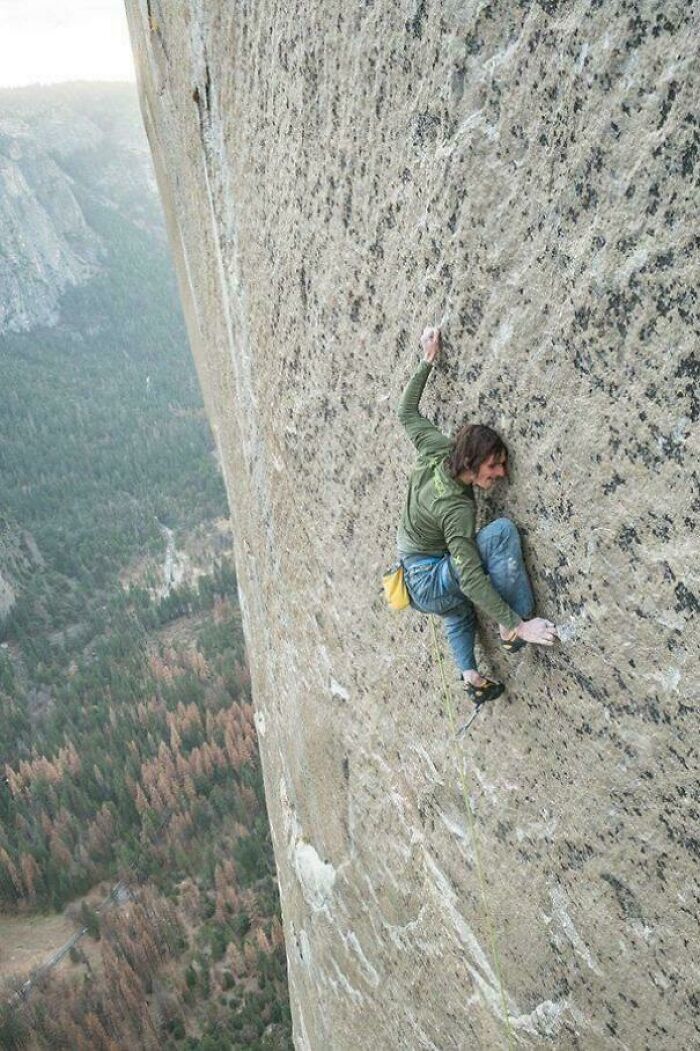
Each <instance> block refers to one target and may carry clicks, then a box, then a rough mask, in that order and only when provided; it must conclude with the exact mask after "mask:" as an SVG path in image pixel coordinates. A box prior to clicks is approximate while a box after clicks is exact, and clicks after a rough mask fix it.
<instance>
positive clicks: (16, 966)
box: [0, 913, 76, 978]
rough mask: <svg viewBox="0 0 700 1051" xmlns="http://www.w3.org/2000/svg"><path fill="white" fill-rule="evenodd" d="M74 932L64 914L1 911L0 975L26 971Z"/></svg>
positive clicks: (38, 964) (19, 973) (38, 963)
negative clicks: (9, 913)
mask: <svg viewBox="0 0 700 1051" xmlns="http://www.w3.org/2000/svg"><path fill="white" fill-rule="evenodd" d="M75 933H76V931H75V924H74V923H73V922H72V921H71V920H69V919H68V917H67V916H66V915H65V914H61V915H57V914H56V913H49V914H48V915H33V916H7V915H1V914H0V978H9V977H11V976H13V975H23V974H29V972H30V971H31V970H33V969H34V968H35V967H39V966H40V965H41V964H42V963H43V962H44V961H45V959H46V957H47V956H48V955H49V953H51V952H54V951H55V950H56V949H58V948H59V947H60V946H61V945H63V944H64V943H65V942H67V941H69V940H70V938H71V937H72V936H73V935H74V934H75Z"/></svg>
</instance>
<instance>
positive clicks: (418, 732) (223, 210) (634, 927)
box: [126, 0, 700, 1051]
mask: <svg viewBox="0 0 700 1051" xmlns="http://www.w3.org/2000/svg"><path fill="white" fill-rule="evenodd" d="M126 6H127V10H128V15H129V20H130V25H131V33H132V38H133V43H134V50H135V54H136V60H137V66H138V71H139V79H140V90H141V97H142V106H143V112H144V118H145V123H146V128H147V131H148V135H149V138H150V141H151V145H152V149H153V154H154V158H155V163H156V168H157V172H158V179H159V183H160V187H161V192H162V195H163V198H164V202H165V206H166V210H167V213H168V218H169V224H170V233H171V238H172V244H173V249H174V253H175V257H176V261H177V265H178V270H179V275H180V281H181V287H182V296H183V301H184V304H185V310H186V314H187V318H188V324H189V329H190V335H191V341H192V345H193V349H194V353H195V357H196V360H197V365H198V369H199V374H200V377H201V381H202V386H203V389H204V394H205V398H206V401H207V405H208V410H209V414H210V417H211V420H212V424H213V426H214V428H215V432H216V434H217V437H218V442H219V445H220V449H221V455H222V460H223V463H224V465H225V471H226V478H227V485H228V491H229V497H230V502H231V510H232V515H233V522H234V527H235V535H236V557H237V566H238V573H239V580H240V588H241V600H242V604H243V609H244V616H245V630H246V637H247V642H248V646H249V652H250V659H251V664H252V672H253V681H254V694H255V701H256V707H257V723H258V729H259V734H260V745H261V751H262V756H263V763H264V770H265V782H266V789H267V795H268V804H269V811H270V817H271V821H272V828H273V837H274V844H275V852H276V857H277V864H278V868H279V878H280V885H281V894H282V906H283V913H284V921H285V931H286V936H287V949H288V957H289V975H290V991H291V998H292V1005H293V1013H294V1019H295V1040H296V1046H297V1048H298V1049H309V1048H313V1049H314V1051H316V1049H319V1051H320V1049H322V1048H323V1049H325V1048H334V1049H342V1051H355V1049H356V1048H358V1047H362V1046H365V1047H368V1048H372V1049H397V1048H401V1049H411V1051H413V1049H419V1048H420V1049H423V1048H426V1049H427V1048H431V1049H436V1048H437V1049H440V1051H447V1049H456V1048H469V1047H474V1046H481V1047H486V1048H496V1047H500V1046H508V1044H509V1043H510V1044H511V1045H513V1044H517V1045H518V1046H524V1047H550V1046H551V1047H557V1048H563V1049H568V1048H578V1047H580V1048H585V1049H586V1051H589V1049H591V1048H603V1047H605V1048H634V1049H638V1048H647V1047H648V1048H659V1047H663V1048H671V1047H673V1048H675V1047H690V1046H691V1045H692V1044H694V1043H695V1042H696V1041H697V1039H698V1002H699V1001H698V994H697V978H698V974H697V960H695V963H694V962H693V945H697V937H698V931H697V904H698V901H697V871H698V870H697V860H698V857H697V855H698V842H699V837H698V814H697V794H696V793H697V783H696V773H697V768H696V765H695V760H696V754H697V753H696V743H695V735H696V732H697V721H696V717H695V716H694V715H693V712H692V702H693V700H694V699H696V697H697V692H696V688H697V671H698V668H697V651H698V635H697V614H698V609H699V605H698V601H699V600H698V597H697V596H698V562H697V554H696V550H697V537H696V536H694V533H693V530H694V529H695V527H696V522H697V512H698V507H699V506H700V501H699V498H698V484H697V483H698V473H697V452H698V430H697V419H698V393H697V381H698V357H697V353H696V341H697V337H698V301H697V297H698V293H697V288H698V253H697V248H698V237H697V231H698V225H697V221H698V211H697V203H698V175H699V173H700V157H699V155H698V142H699V127H698V113H697V100H698V87H699V84H698V81H699V79H700V77H699V75H698V60H697V34H698V32H699V31H700V11H699V8H698V5H697V4H695V3H690V4H689V3H681V2H668V3H656V2H651V0H649V2H638V3H634V2H630V0H611V2H609V3H605V4H603V3H600V2H594V3H589V2H586V3H584V2H571V3H566V2H561V3H558V2H556V0H551V2H544V0H541V2H539V3H525V2H520V3H506V2H494V3H476V2H470V0H449V2H444V3H440V4H438V3H433V2H429V0H428V2H426V0H411V2H402V3H396V2H393V0H392V2H390V0H376V2H374V3H372V2H369V0H368V2H366V3H360V2H357V3H349V4H348V3H341V2H338V0H328V2H324V3H321V2H304V3H301V2H294V0H290V2H289V3H287V4H279V3H274V2H271V0H256V2H252V0H249V2H246V0H241V2H239V3H235V4H233V3H224V2H215V0H189V2H183V3H181V4H170V3H165V2H161V0H127V5H126ZM440 320H443V321H444V323H445V334H446V351H445V355H444V361H443V362H442V363H441V365H440V367H439V369H438V370H437V371H436V373H435V375H433V377H432V378H431V380H430V386H429V388H428V390H427V391H426V395H425V411H426V413H427V414H430V415H432V416H433V417H434V418H435V419H437V421H438V422H439V423H440V424H441V425H443V426H444V428H446V429H449V428H454V427H455V426H456V425H458V424H459V423H460V422H461V421H462V420H463V419H464V418H469V419H474V420H481V421H483V422H486V423H489V424H491V425H493V426H496V427H497V428H498V429H499V430H500V431H501V433H502V434H503V435H504V436H505V438H506V439H507V441H508V442H509V444H510V446H511V448H512V450H513V470H512V480H511V483H510V485H509V487H508V488H507V490H506V491H504V492H502V493H501V494H500V495H499V496H498V497H496V498H495V499H491V500H490V501H488V502H486V503H484V504H483V505H482V510H483V513H484V516H485V517H488V516H489V515H493V514H496V513H501V512H502V511H504V510H505V511H506V512H507V513H508V514H509V515H511V516H512V517H513V518H514V519H515V521H516V522H517V523H518V525H519V526H520V528H521V529H522V531H523V534H524V536H525V548H526V554H527V558H528V561H529V564H530V566H531V569H532V577H533V582H534V585H535V588H536V592H537V595H538V598H539V607H540V612H542V613H543V614H546V615H547V616H549V617H551V618H552V619H554V620H556V621H557V623H559V624H560V625H562V635H563V636H564V638H565V640H566V641H565V642H564V643H562V644H561V645H560V646H559V647H557V648H556V649H555V650H554V651H553V652H528V653H527V654H526V655H525V656H524V657H522V659H515V660H514V661H513V663H512V664H511V663H508V664H507V663H506V658H504V657H503V656H502V655H501V654H500V653H499V652H497V650H496V649H495V647H494V645H493V642H492V641H490V640H491V639H492V634H489V632H492V626H488V630H487V633H486V634H485V636H484V638H485V658H484V659H485V661H490V662H491V665H490V666H491V668H492V669H493V670H494V671H495V672H497V673H498V674H499V675H501V676H503V677H505V679H506V680H507V683H508V693H507V695H506V696H505V697H504V698H502V699H501V700H500V701H498V702H497V703H496V704H495V705H494V707H493V708H492V710H490V711H489V712H488V713H486V714H484V715H482V716H481V717H480V722H479V723H477V724H476V728H475V732H474V734H473V736H471V737H469V738H468V739H467V740H466V741H462V742H461V743H456V742H455V741H454V740H453V739H452V738H451V736H450V732H449V722H448V719H447V715H446V711H445V704H444V702H443V699H442V697H441V693H440V680H439V671H438V667H437V665H436V661H435V657H434V653H433V651H432V648H431V645H432V644H431V634H430V629H429V625H428V623H427V619H426V618H420V617H419V616H417V615H416V614H407V615H399V616H397V615H390V614H389V613H387V612H386V611H385V609H384V608H383V606H382V603H381V601H380V598H379V591H378V586H379V576H380V572H381V570H382V569H383V568H384V566H385V565H386V564H387V563H388V562H389V561H390V560H391V558H392V552H393V538H394V530H395V524H396V520H397V516H398V513H399V509H400V505H401V500H402V495H403V489H404V483H405V478H406V474H407V470H408V466H409V464H410V462H411V459H412V452H411V449H410V447H409V445H408V442H407V441H406V439H405V438H404V436H403V435H402V434H401V432H400V428H399V425H398V423H397V420H396V418H395V416H394V406H395V403H396V401H397V398H398V396H399V393H400V390H401V388H402V386H403V384H404V382H405V380H406V379H407V377H408V376H409V374H410V371H411V369H412V368H413V365H414V363H415V361H416V360H417V337H418V334H419V332H420V329H421V327H422V325H423V323H424V322H426V321H440ZM454 689H455V704H457V705H462V706H463V704H464V702H463V701H462V700H461V699H460V698H459V695H458V692H457V688H456V686H455V687H454ZM463 759H464V761H465V762H466V771H467V779H468V780H467V793H468V796H469V801H470V810H471V818H472V819H473V828H474V829H475V836H476V844H477V847H478V850H479V854H480V857H481V861H482V864H483V869H484V876H485V879H484V886H483V888H480V885H479V880H478V875H477V871H476V859H475V837H474V834H473V831H472V822H471V820H470V818H469V815H468V814H467V812H466V810H465V807H464V802H463V798H462V795H461V792H460V786H459V776H458V774H459V766H460V762H461V761H462V760H463ZM489 916H490V918H491V922H492V925H493V934H494V939H492V938H491V936H490V933H489ZM494 941H495V944H496V946H497V951H496V952H494ZM504 1005H505V1006H506V1007H507V1015H508V1018H507V1020H506V1018H505V1017H504Z"/></svg>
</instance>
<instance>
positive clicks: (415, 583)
mask: <svg viewBox="0 0 700 1051" xmlns="http://www.w3.org/2000/svg"><path fill="white" fill-rule="evenodd" d="M421 345H422V348H423V355H424V356H423V360H422V362H421V364H420V365H419V366H418V370H417V371H416V372H415V374H414V375H413V377H412V378H411V380H410V381H409V383H408V386H407V387H406V389H405V390H404V392H403V395H402V397H401V401H400V402H399V408H398V415H399V419H400V420H401V422H402V424H403V425H404V427H405V428H406V431H407V433H408V436H409V438H410V439H411V441H412V442H413V444H414V445H415V447H416V449H417V450H418V462H417V464H416V466H415V467H414V469H413V471H412V473H411V478H410V481H409V486H408V495H407V497H406V503H405V505H404V509H403V514H402V516H401V523H400V525H399V530H398V536H397V543H398V551H399V558H400V559H401V562H402V564H403V567H404V575H405V582H406V586H407V588H408V592H409V594H410V596H411V604H412V606H413V607H414V608H415V609H417V610H419V611H420V612H422V613H435V614H438V615H439V616H441V617H442V618H443V622H444V625H445V633H446V635H447V638H448V640H449V643H450V647H451V649H452V653H453V655H454V659H455V661H456V663H457V666H458V668H459V670H460V673H461V676H462V679H463V680H464V684H465V689H466V692H467V694H468V696H469V697H470V698H471V699H472V700H473V701H474V702H475V703H476V704H481V703H483V702H484V701H490V700H494V699H495V698H496V697H499V696H500V694H501V693H503V690H504V686H503V684H502V683H500V682H495V681H493V680H492V679H488V678H485V677H484V676H483V675H480V674H479V671H478V670H477V667H476V661H475V659H474V636H475V631H476V618H475V615H474V607H475V606H476V607H477V608H478V609H479V610H481V612H482V613H484V614H485V615H486V616H487V617H490V618H492V619H493V620H495V621H497V623H498V625H499V632H500V636H501V645H502V646H503V647H504V649H505V650H506V651H507V652H509V653H514V652H516V651H517V650H519V649H522V647H523V646H524V645H525V644H526V643H536V644H538V645H540V646H551V645H553V643H554V639H555V638H556V628H555V626H554V624H552V623H551V621H548V620H544V619H543V618H541V617H534V618H533V619H528V618H531V617H532V612H533V608H534V600H533V596H532V588H531V586H530V581H529V579H528V575H527V570H526V569H525V565H524V563H523V555H522V549H521V546H520V537H519V535H518V531H517V529H516V527H515V526H514V525H513V523H512V522H511V521H510V520H509V519H508V518H498V519H496V521H495V522H491V523H490V524H489V525H487V526H485V527H484V528H483V529H480V530H479V531H478V532H476V503H475V499H474V487H476V488H477V489H483V490H484V491H488V490H490V489H491V488H492V487H493V486H494V485H495V484H496V482H497V481H498V480H499V479H500V478H505V477H507V474H508V450H507V448H506V445H505V443H504V442H503V440H502V439H501V438H500V437H499V435H498V434H497V433H496V432H495V431H494V430H492V429H491V428H490V427H486V426H484V425H482V424H478V423H477V424H465V425H464V426H463V427H461V428H460V430H459V431H458V432H457V435H456V437H455V438H454V439H453V440H450V439H449V438H446V437H445V435H444V434H442V433H441V431H439V430H438V428H437V427H435V425H434V424H432V423H430V421H429V420H426V419H425V417H423V416H421V414H420V412H419V411H418V405H419V403H420V398H421V395H422V393H423V389H424V387H425V384H426V381H427V379H428V376H429V375H430V372H431V370H432V367H433V365H434V363H435V361H436V359H437V357H438V354H439V353H440V349H441V339H440V330H439V329H433V328H426V330H425V331H424V333H423V335H422V336H421Z"/></svg>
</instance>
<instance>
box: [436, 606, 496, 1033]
mask: <svg viewBox="0 0 700 1051" xmlns="http://www.w3.org/2000/svg"><path fill="white" fill-rule="evenodd" d="M430 626H431V627H432V629H433V643H434V644H435V656H436V657H437V662H438V665H439V667H440V677H441V679H442V690H443V695H444V699H445V707H446V708H447V716H448V718H449V720H450V730H451V731H452V737H453V738H454V740H455V741H457V740H458V737H457V724H456V721H455V714H454V709H453V707H452V699H451V697H450V689H449V686H448V685H447V677H446V675H445V663H444V661H443V658H442V652H441V650H440V646H439V644H438V639H437V632H436V630H435V619H434V618H433V617H431V618H430ZM459 779H460V783H461V787H462V797H463V799H464V809H465V810H466V811H467V819H468V821H469V833H470V835H471V839H472V846H473V848H474V862H475V864H476V872H477V876H478V879H479V888H480V891H481V904H482V906H483V909H484V918H485V920H486V929H487V932H488V938H489V942H490V944H491V955H492V956H493V965H494V967H493V969H494V971H495V973H496V980H497V982H498V988H499V990H500V994H501V1004H502V1007H503V1024H504V1026H505V1030H506V1039H507V1041H508V1051H512V1049H513V1048H514V1047H515V1036H514V1034H513V1029H512V1027H511V1024H510V1015H509V1013H508V1003H507V1001H506V991H505V989H504V987H503V979H502V978H501V961H500V957H499V955H498V946H497V945H496V935H495V933H494V929H493V923H492V922H491V913H490V911H489V906H488V901H487V899H486V881H485V879H484V871H483V869H482V867H481V857H480V855H479V845H478V843H477V839H476V827H475V824H474V815H473V814H472V808H471V805H470V803H469V796H470V785H469V775H468V773H467V761H466V759H465V757H464V756H462V763H461V770H460V778H459Z"/></svg>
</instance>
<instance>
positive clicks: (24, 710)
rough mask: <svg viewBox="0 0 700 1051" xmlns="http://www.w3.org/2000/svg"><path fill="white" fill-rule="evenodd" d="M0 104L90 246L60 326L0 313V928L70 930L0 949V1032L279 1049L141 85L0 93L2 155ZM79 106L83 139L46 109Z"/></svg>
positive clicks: (243, 772) (264, 923) (203, 458)
mask: <svg viewBox="0 0 700 1051" xmlns="http://www.w3.org/2000/svg"><path fill="white" fill-rule="evenodd" d="M8 114H9V115H10V116H11V117H12V120H13V121H14V122H15V123H14V124H13V125H12V127H14V128H16V126H17V122H18V121H19V122H21V127H22V135H23V136H24V139H25V140H26V139H27V137H29V138H31V137H32V136H34V137H35V139H36V144H35V146H34V147H33V150H32V152H31V157H32V164H33V166H34V169H33V170H34V171H36V166H37V165H38V164H40V163H43V161H42V157H44V156H46V158H47V160H46V164H47V165H53V166H54V167H53V168H51V171H54V168H55V167H56V166H58V168H60V172H61V178H63V177H64V176H65V178H66V180H68V185H69V186H70V190H71V193H72V195H73V197H74V198H75V200H76V201H77V202H78V204H79V207H80V210H81V213H82V216H83V219H84V222H85V224H86V225H87V226H88V227H89V229H90V231H91V236H93V237H94V239H95V240H96V243H98V244H99V245H100V255H99V265H98V266H97V267H96V268H94V272H93V273H91V274H90V276H89V278H88V279H87V280H85V281H79V282H77V283H76V284H73V285H71V286H70V287H67V288H65V289H64V290H62V292H61V296H60V317H59V318H58V320H57V321H56V322H55V323H54V324H50V325H46V324H44V325H33V326H26V327H24V328H22V327H21V326H19V325H17V326H15V328H14V329H10V328H7V327H6V328H5V329H4V330H0V368H1V370H2V382H1V383H0V493H1V495H2V499H1V503H0V584H2V587H0V598H2V595H3V594H4V595H5V604H4V607H2V609H3V612H2V614H0V770H2V771H3V774H2V778H1V780H0V946H2V944H3V923H4V922H9V921H10V920H12V921H13V922H14V921H16V920H17V918H20V919H21V918H23V917H26V918H27V920H28V921H29V920H32V921H33V922H34V923H35V925H36V924H40V922H41V920H42V918H48V917H50V916H52V915H59V914H60V916H61V917H63V918H64V919H65V920H66V921H70V923H71V924H72V929H73V930H74V932H75V933H74V936H73V937H72V938H71V940H70V941H71V944H70V947H69V949H68V948H66V946H64V947H63V950H64V955H63V956H62V958H61V959H60V961H59V960H56V961H55V962H48V961H47V960H43V961H42V963H41V964H40V965H39V966H36V967H34V968H33V969H32V970H31V971H29V972H26V971H25V972H23V973H12V970H11V968H9V969H8V966H7V961H6V960H4V959H3V949H2V947H0V979H1V982H2V984H1V987H0V1047H2V1048H7V1049H8V1051H14V1049H20V1048H28V1049H34V1048H37V1049H39V1048H42V1049H43V1048H57V1047H66V1048H75V1049H85V1051H87V1049H90V1051H121V1049H124V1051H126V1049H129V1051H132V1049H138V1048H144V1049H151V1048H165V1049H171V1048H172V1049H188V1051H190V1049H191V1051H195V1049H199V1051H217V1049H220V1051H223V1049H227V1051H229V1049H232V1051H236V1049H242V1048H251V1049H253V1051H256V1049H257V1051H282V1049H287V1048H291V1047H292V1043H291V1022H290V1013H289V1004H288V993H287V980H286V958H285V948H284V939H283V934H282V927H281V921H280V906H279V898H278V892H277V882H276V874H275V867H274V859H273V854H272V847H271V840H270V831H269V826H268V821H267V814H266V809H265V798H264V791H263V783H262V774H261V767H260V761H259V756H258V749H257V741H256V735H255V724H254V718H253V709H252V704H251V696H250V681H249V675H248V670H247V664H246V656H245V649H244V643H243V635H242V630H241V618H240V612H239V608H238V602H237V588H236V577H235V570H234V566H233V562H232V557H231V539H230V534H229V533H228V531H227V528H226V527H225V525H224V524H223V521H224V520H225V518H226V516H227V507H226V497H225V492H224V487H223V483H222V479H221V475H220V471H219V468H218V465H217V462H216V457H215V454H214V450H213V442H212V437H211V434H210V431H209V429H208V425H207V421H206V417H205V415H204V411H203V407H202V402H201V396H200V393H199V389H198V385H197V380H196V375H195V372H194V367H193V364H192V361H191V358H190V354H189V350H188V347H187V341H186V336H185V331H184V325H183V321H182V316H181V313H180V310H179V306H178V303H177V295H176V288H175V283H174V277H173V274H172V269H171V265H170V262H169V259H168V254H167V248H166V243H165V237H164V231H163V224H162V219H161V217H160V212H159V206H158V202H157V197H156V194H155V189H154V185H153V180H152V176H151V175H150V172H149V170H148V167H147V165H146V164H144V161H143V156H144V146H143V142H142V137H143V133H142V131H141V126H140V118H139V115H138V109H137V105H136V99H135V93H134V91H133V89H131V88H129V87H127V86H124V87H121V86H120V87H119V88H116V87H114V86H104V87H99V88H95V87H94V86H87V85H76V86H71V87H69V88H61V89H31V90H27V91H21V92H0V159H1V158H2V151H3V150H6V151H9V150H10V148H11V147H12V149H13V150H14V152H8V153H7V155H8V156H9V157H12V158H14V160H13V163H16V164H19V165H21V163H22V156H23V154H22V150H21V149H19V148H18V147H16V144H15V145H14V146H13V143H12V142H10V143H9V146H8V138H7V136H6V137H5V138H3V128H4V127H6V126H7V118H8ZM3 118H5V124H3ZM86 120H89V123H90V128H91V129H92V130H91V132H90V135H91V136H92V138H91V139H90V137H89V136H87V135H82V137H79V141H78V142H77V143H76V142H74V141H73V139H72V138H71V132H70V130H69V131H68V132H67V133H66V134H67V139H66V140H63V139H61V136H60V134H57V133H56V131H55V129H56V127H58V128H59V129H61V128H67V129H72V128H73V127H75V126H77V125H78V124H80V122H81V121H83V122H84V121H86ZM48 126H50V127H51V128H52V129H53V132H52V135H50V136H49V135H46V134H44V133H45V131H46V128H47V127H48ZM94 129H97V131H95V130H94ZM10 138H11V136H10ZM86 139H88V140H89V141H86ZM22 148H24V147H22ZM25 152H26V151H25ZM17 157H19V160H17ZM120 172H121V173H123V179H120V178H117V174H118V173H120ZM26 214H30V211H29V208H27V209H26ZM2 221H3V213H2V212H0V235H1V234H2V229H1V227H2ZM59 233H60V232H59ZM27 236H28V237H29V236H31V231H27ZM1 240H2V239H1V237H0V242H1ZM5 243H9V240H8V239H6V242H5ZM20 264H21V265H25V263H24V261H23V260H22V259H21V258H19V257H16V258H14V259H13V258H9V257H7V255H6V256H5V257H3V256H2V249H0V273H1V272H2V267H5V268H6V267H8V266H15V267H19V266H20ZM15 276H16V275H15ZM20 276H21V275H20ZM2 294H3V293H2V286H1V285H0V298H1V297H2ZM173 544H174V545H176V546H177V548H178V549H179V550H180V552H181V554H182V555H183V556H184V562H183V563H182V565H183V567H184V568H183V570H182V572H181V573H180V574H179V576H177V577H171V578H170V579H168V577H167V574H165V576H164V571H163V564H164V562H167V558H168V555H169V551H170V546H171V545H173ZM3 588H4V591H3ZM8 596H9V598H8ZM53 948H55V949H56V950H58V949H61V946H60V945H56V946H55V947H53Z"/></svg>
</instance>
